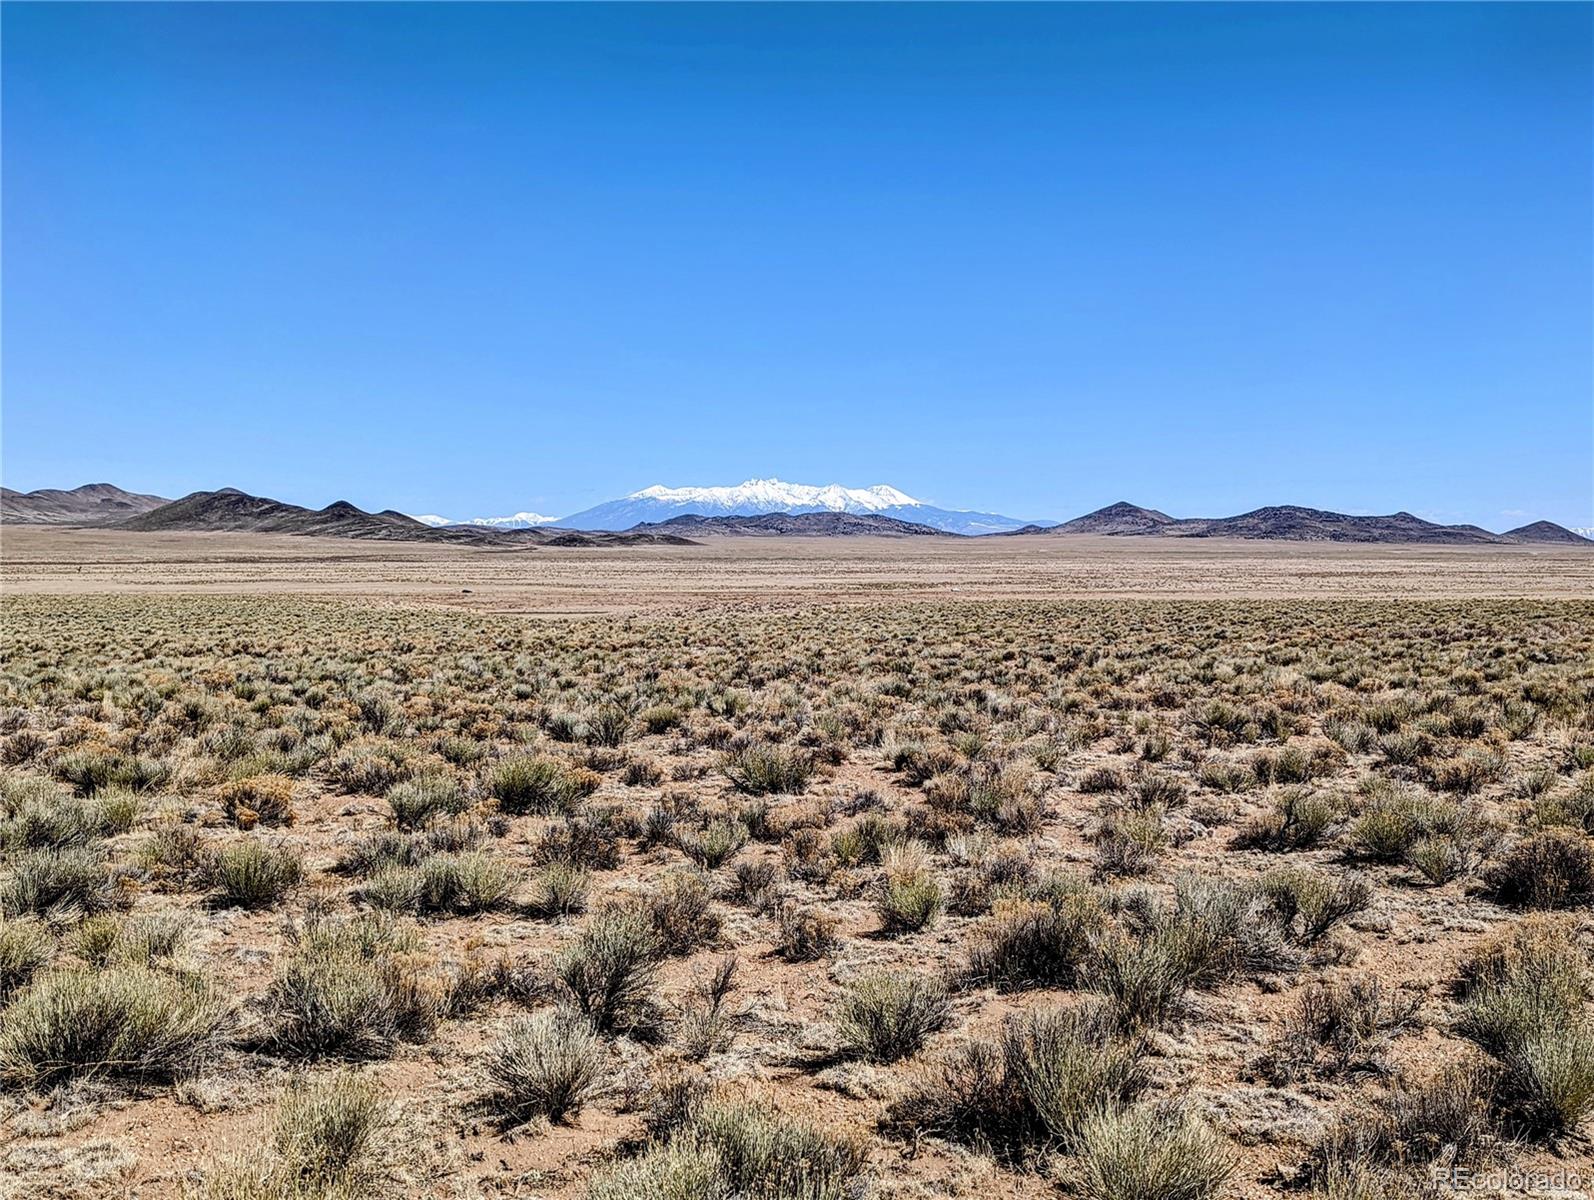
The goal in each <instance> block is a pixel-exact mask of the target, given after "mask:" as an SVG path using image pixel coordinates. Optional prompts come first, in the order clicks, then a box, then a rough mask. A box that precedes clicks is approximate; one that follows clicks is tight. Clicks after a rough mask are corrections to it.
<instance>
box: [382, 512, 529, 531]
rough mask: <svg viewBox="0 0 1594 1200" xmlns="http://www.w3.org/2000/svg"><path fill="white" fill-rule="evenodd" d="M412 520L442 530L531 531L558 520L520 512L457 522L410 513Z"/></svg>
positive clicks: (429, 514)
mask: <svg viewBox="0 0 1594 1200" xmlns="http://www.w3.org/2000/svg"><path fill="white" fill-rule="evenodd" d="M406 515H407V516H408V517H409V518H410V520H412V521H419V522H420V523H421V524H422V525H430V526H431V527H432V528H433V529H441V528H442V527H443V526H445V525H472V526H475V527H476V528H479V529H531V528H534V527H535V526H538V525H552V524H553V523H554V521H555V520H556V519H557V518H554V517H545V516H543V515H542V514H541V513H534V512H518V513H511V514H510V515H509V516H507V517H467V518H465V519H463V520H458V521H456V520H455V519H454V518H453V517H440V516H438V515H437V514H436V513H408V514H406Z"/></svg>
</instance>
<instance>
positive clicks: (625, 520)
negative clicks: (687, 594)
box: [558, 479, 1024, 534]
mask: <svg viewBox="0 0 1594 1200" xmlns="http://www.w3.org/2000/svg"><path fill="white" fill-rule="evenodd" d="M826 512H828V513H847V514H852V515H854V516H862V515H871V514H872V515H877V516H884V517H891V518H894V519H897V520H901V521H906V522H909V523H911V524H920V525H929V526H931V527H933V528H935V529H939V530H942V531H944V532H947V533H964V534H980V533H1003V532H1007V531H1009V530H1013V529H1017V528H1019V527H1020V526H1022V525H1023V524H1024V522H1023V521H1019V520H1014V519H1013V518H1012V517H1004V516H1001V515H1000V514H998V513H987V512H973V511H968V510H963V509H945V508H937V507H936V506H935V505H933V504H927V503H925V502H924V501H923V500H918V499H915V498H914V497H912V496H910V495H908V494H907V493H906V492H904V491H902V490H901V489H900V488H894V487H892V486H890V485H889V484H884V483H877V484H875V485H874V486H872V487H863V488H850V487H845V486H843V485H842V484H839V483H828V484H823V485H818V484H809V483H789V482H787V481H786V480H784V479H746V480H743V481H742V482H741V483H738V484H734V485H731V486H718V487H669V486H667V485H665V484H662V483H656V484H653V485H652V486H651V487H645V488H643V489H642V490H641V491H636V492H632V493H631V494H630V495H627V496H622V497H621V498H620V499H618V500H610V501H608V502H607V503H604V504H599V505H595V506H594V507H592V508H588V509H583V510H582V511H581V512H578V513H572V514H570V515H569V516H567V517H561V518H560V519H559V522H558V523H559V525H560V526H562V527H563V528H566V529H630V528H632V527H633V526H635V525H640V524H649V525H652V524H658V523H660V522H664V521H669V520H671V519H672V518H674V517H682V516H693V517H758V516H768V515H772V514H775V513H785V514H788V515H792V516H796V515H799V514H802V513H826Z"/></svg>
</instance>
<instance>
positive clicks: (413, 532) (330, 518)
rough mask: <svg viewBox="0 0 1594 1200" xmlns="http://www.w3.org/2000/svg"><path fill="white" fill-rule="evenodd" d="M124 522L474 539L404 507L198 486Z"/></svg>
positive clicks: (129, 525) (143, 527) (126, 525)
mask: <svg viewBox="0 0 1594 1200" xmlns="http://www.w3.org/2000/svg"><path fill="white" fill-rule="evenodd" d="M121 528H123V529H128V530H133V531H135V532H143V533H154V532H162V531H168V530H170V531H176V530H190V531H208V532H215V533H293V534H301V535H305V536H310V537H343V538H362V539H374V540H386V541H401V542H444V541H454V542H457V541H465V540H475V539H469V538H468V537H467V535H463V534H456V533H453V532H450V531H445V530H438V529H431V528H429V527H428V526H426V525H422V524H421V523H420V522H419V521H415V520H412V519H411V518H409V517H406V516H404V515H403V514H402V513H396V512H382V513H368V512H366V511H365V510H364V509H360V508H356V507H355V506H354V505H352V504H350V503H349V502H348V501H347V500H339V501H337V502H336V503H333V504H329V505H327V506H326V507H325V508H322V509H314V508H301V507H300V506H299V505H297V504H286V503H284V502H283V501H281V500H273V499H271V498H270V497H267V496H251V495H249V494H248V493H247V492H240V491H239V490H238V489H237V488H222V489H220V490H219V491H214V492H194V493H193V494H192V495H188V496H184V497H183V498H182V499H181V500H173V501H172V502H171V503H170V504H167V505H165V506H163V507H161V508H157V509H155V510H154V511H153V512H147V513H144V514H143V515H142V516H138V517H134V518H133V519H132V520H129V521H123V522H122V524H121Z"/></svg>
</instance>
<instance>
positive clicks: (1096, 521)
mask: <svg viewBox="0 0 1594 1200" xmlns="http://www.w3.org/2000/svg"><path fill="white" fill-rule="evenodd" d="M1177 523H1178V522H1177V521H1176V520H1175V519H1174V518H1173V517H1170V516H1169V515H1168V514H1167V513H1165V512H1158V511H1157V510H1156V509H1154V508H1141V507H1140V506H1139V505H1138V504H1130V503H1129V502H1128V501H1127V500H1120V501H1118V503H1116V504H1109V505H1107V507H1106V508H1098V509H1097V510H1096V511H1095V512H1089V513H1086V514H1085V515H1084V516H1082V517H1075V518H1074V519H1073V520H1072V521H1067V522H1064V523H1063V524H1062V525H1058V526H1056V527H1055V530H1053V532H1056V533H1095V534H1106V535H1110V536H1114V537H1119V536H1124V535H1127V534H1143V533H1157V532H1158V531H1160V530H1161V529H1163V528H1164V527H1166V526H1168V525H1174V524H1177ZM1043 532H1044V530H1043Z"/></svg>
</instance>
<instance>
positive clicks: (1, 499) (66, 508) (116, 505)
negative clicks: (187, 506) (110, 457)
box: [0, 483, 171, 525]
mask: <svg viewBox="0 0 1594 1200" xmlns="http://www.w3.org/2000/svg"><path fill="white" fill-rule="evenodd" d="M170 503H171V501H169V500H167V499H166V498H165V497H164V496H144V495H140V494H139V493H137V492H124V491H123V490H122V489H121V488H119V487H116V486H115V485H114V484H109V483H85V484H84V485H83V486H82V487H75V488H72V489H70V490H68V491H63V490H62V489H60V488H40V489H39V490H38V491H36V492H14V491H12V490H11V489H10V488H8V487H0V519H3V520H6V521H15V522H17V523H18V524H20V525H108V524H110V523H111V522H113V521H125V520H127V519H128V518H129V517H136V516H138V515H139V514H140V513H147V512H150V511H152V510H154V509H157V508H159V507H160V506H161V505H163V504H170Z"/></svg>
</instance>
